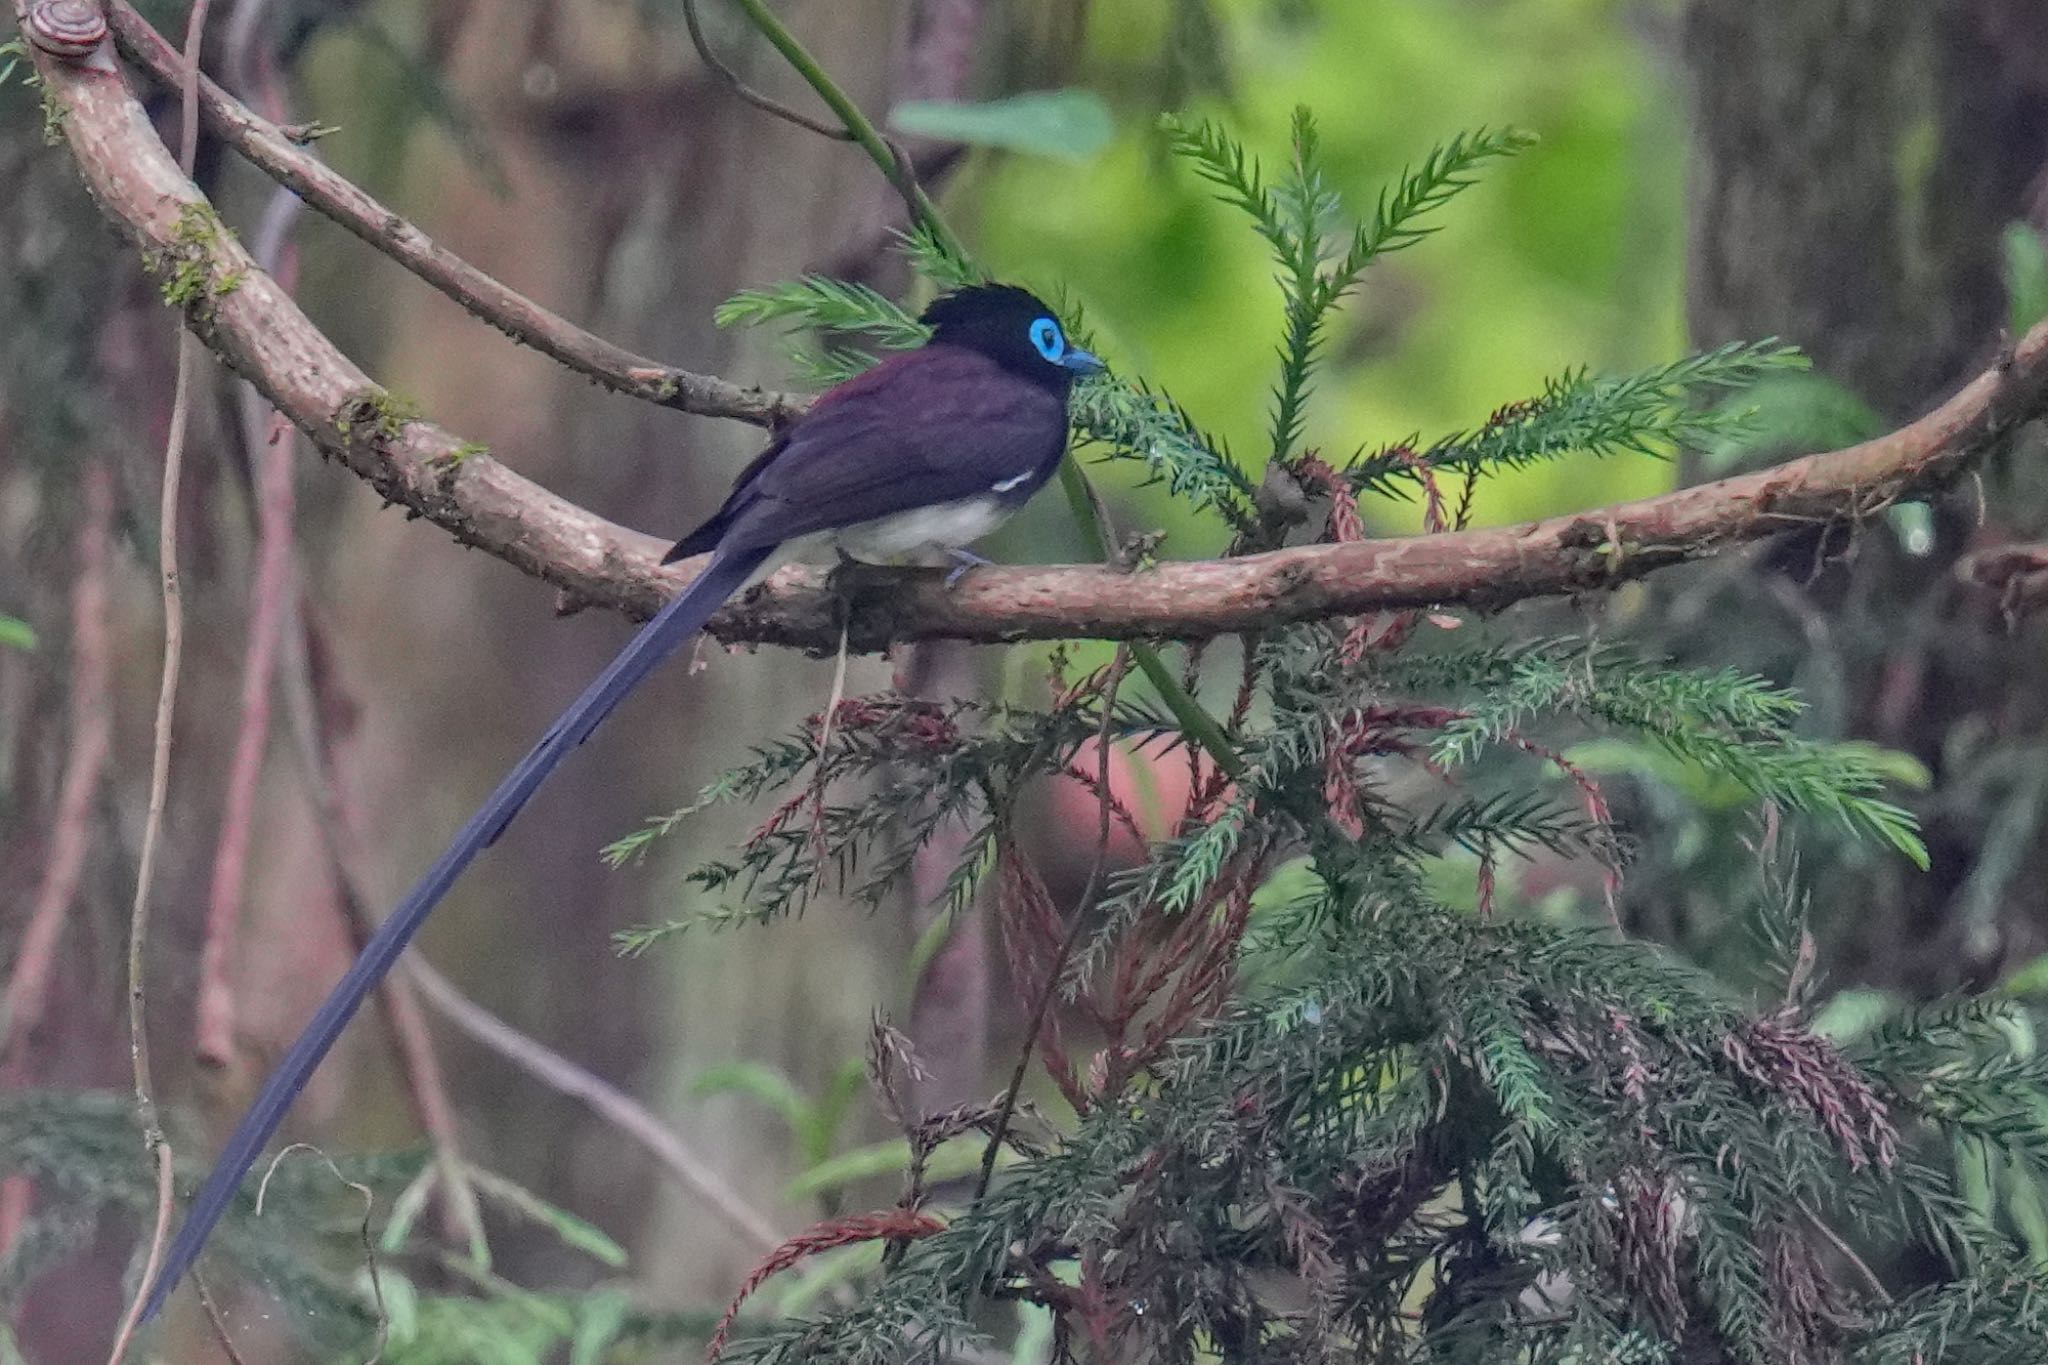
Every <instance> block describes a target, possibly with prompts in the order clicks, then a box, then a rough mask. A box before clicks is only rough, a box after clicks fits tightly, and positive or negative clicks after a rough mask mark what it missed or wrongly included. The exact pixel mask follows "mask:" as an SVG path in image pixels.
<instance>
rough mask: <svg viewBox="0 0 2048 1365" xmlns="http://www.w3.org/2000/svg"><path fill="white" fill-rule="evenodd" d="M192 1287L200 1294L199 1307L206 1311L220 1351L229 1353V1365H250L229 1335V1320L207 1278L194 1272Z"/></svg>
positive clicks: (208, 1322) (207, 1319) (207, 1320)
mask: <svg viewBox="0 0 2048 1365" xmlns="http://www.w3.org/2000/svg"><path fill="white" fill-rule="evenodd" d="M192 1287H193V1289H195V1290H196V1291H198V1294H199V1306H200V1307H201V1308H203V1309H205V1310H206V1322H207V1325H208V1326H210V1327H212V1328H213V1339H214V1340H215V1341H217V1342H219V1343H220V1349H221V1350H222V1351H224V1352H226V1353H227V1358H228V1362H229V1365H249V1363H248V1362H247V1361H246V1360H244V1359H242V1353H241V1351H239V1350H238V1349H236V1347H235V1339H234V1337H233V1336H231V1335H229V1333H228V1323H227V1319H226V1318H224V1317H222V1316H221V1312H220V1305H219V1304H217V1303H215V1302H214V1301H213V1291H212V1290H211V1289H209V1288H207V1286H206V1277H205V1276H204V1275H202V1274H200V1273H199V1272H198V1271H197V1270H194V1271H193V1272H192Z"/></svg>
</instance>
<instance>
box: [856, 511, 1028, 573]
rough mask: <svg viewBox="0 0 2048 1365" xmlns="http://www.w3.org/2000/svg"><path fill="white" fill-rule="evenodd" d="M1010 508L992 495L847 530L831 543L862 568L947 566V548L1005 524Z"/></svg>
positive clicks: (968, 541)
mask: <svg viewBox="0 0 2048 1365" xmlns="http://www.w3.org/2000/svg"><path fill="white" fill-rule="evenodd" d="M1013 510H1015V509H1014V508H1011V507H1006V506H1004V504H1003V501H1002V500H1001V499H1000V498H996V497H993V496H990V497H981V498H968V499H966V500H965V501H963V502H952V503H944V504H942V505H940V506H937V507H919V508H914V509H912V510H911V511H908V512H898V513H895V514H894V515H892V516H886V517H878V518H876V519H875V520H874V521H864V522H861V523H860V524H858V525H856V526H848V527H845V528H843V529H842V530H838V531H835V532H833V533H832V543H833V544H834V545H835V546H836V547H837V548H838V549H839V550H840V552H841V553H843V554H845V555H846V556H847V557H848V558H849V559H858V560H860V561H861V562H862V563H864V564H922V565H925V566H928V567H938V566H941V565H944V564H946V563H947V562H948V560H947V555H946V552H947V551H948V550H954V549H959V548H960V547H962V546H966V545H972V544H973V543H974V542H975V541H977V540H980V539H981V538H982V537H983V536H985V535H987V534H988V533H989V532H991V531H993V530H995V529H996V527H998V526H1000V525H1002V524H1003V523H1004V522H1005V521H1007V520H1009V517H1010V513H1011V512H1012V511H1013Z"/></svg>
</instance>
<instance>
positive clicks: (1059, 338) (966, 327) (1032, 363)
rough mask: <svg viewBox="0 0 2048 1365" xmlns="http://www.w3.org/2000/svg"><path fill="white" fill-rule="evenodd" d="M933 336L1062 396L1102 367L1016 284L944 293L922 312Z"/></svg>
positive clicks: (1041, 303)
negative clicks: (1081, 376)
mask: <svg viewBox="0 0 2048 1365" xmlns="http://www.w3.org/2000/svg"><path fill="white" fill-rule="evenodd" d="M923 320H924V323H925V325H926V326H928V327H930V328H931V329H932V340H933V341H934V342H937V343H940V344H942V345H946V346H962V347H965V348H967V349H968V350H972V351H979V352H981V353H982V354H983V355H985V356H987V357H988V358H989V359H991V360H993V361H995V362H996V363H997V364H999V365H1001V366H1002V367H1003V368H1004V369H1006V370H1009V371H1011V372H1012V373H1014V374H1017V375H1021V376H1022V377H1024V378H1026V379H1029V380H1031V381H1032V382H1033V383H1036V384H1042V385H1044V386H1045V387H1047V388H1050V389H1055V390H1057V391H1058V392H1060V393H1062V394H1064V393H1066V391H1067V390H1068V389H1069V388H1070V387H1071V386H1072V385H1073V382H1074V379H1075V378H1076V376H1079V375H1084V374H1093V373H1095V372H1096V371H1098V370H1100V369H1101V368H1102V362H1101V361H1099V360H1097V359H1096V358H1095V357H1094V356H1092V355H1090V354H1088V352H1086V351H1084V350H1082V349H1081V348H1080V347H1078V346H1075V345H1072V344H1070V343H1069V342H1068V341H1067V334H1066V331H1065V330H1064V329H1063V328H1062V327H1061V326H1060V323H1059V319H1058V317H1056V316H1055V315H1054V313H1053V311H1052V309H1051V308H1049V307H1047V306H1046V304H1045V303H1044V301H1043V300H1041V299H1040V298H1039V297H1038V296H1037V295H1036V294H1033V293H1032V292H1031V291H1030V290H1028V289H1019V288H1018V287H1017V286H1016V285H1013V284H977V285H970V286H969V287H967V288H965V289H956V290H954V291H953V292H952V293H950V294H944V295H941V296H940V297H939V298H936V299H934V300H933V301H932V303H931V305H930V306H929V307H928V308H926V309H925V310H924V318H923Z"/></svg>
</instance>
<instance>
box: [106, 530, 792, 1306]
mask: <svg viewBox="0 0 2048 1365" xmlns="http://www.w3.org/2000/svg"><path fill="white" fill-rule="evenodd" d="M769 553H770V552H769V551H768V550H765V549H764V550H746V551H741V552H739V553H736V554H732V555H725V554H720V555H718V556H716V557H714V558H713V559H712V561H711V562H710V563H709V564H708V565H706V566H705V568H704V571H703V572H702V573H701V574H699V575H698V576H697V578H696V579H695V580H694V581H693V582H691V584H690V585H689V586H688V587H686V588H684V589H683V591H682V592H680V593H678V594H677V595H676V596H675V598H674V600H672V601H671V602H670V603H669V604H668V605H667V606H665V607H663V608H662V609H661V612H660V613H659V614H658V615H656V616H655V617H654V619H653V620H651V621H649V622H648V623H647V624H646V625H645V626H643V627H642V628H641V630H640V633H639V634H638V635H635V636H634V637H633V639H632V640H631V642H629V643H628V644H627V645H626V647H625V649H623V650H621V651H620V652H619V656H618V657H617V658H616V659H613V660H612V662H611V663H610V665H609V666H607V667H606V668H605V670H604V672H602V673H600V674H599V675H598V676H597V680H596V681H595V682H593V683H591V684H590V686H589V687H587V688H585V689H584V690H583V694H582V695H581V696H579V697H577V698H576V700H575V701H574V702H573V703H571V704H570V706H569V709H568V710H566V711H564V712H563V713H562V714H561V717H560V718H559V719H557V720H556V721H555V723H554V724H553V725H551V726H549V727H548V731H547V733H546V734H544V735H542V736H541V739H540V742H539V743H538V744H536V745H534V746H533V750H532V751H531V752H530V753H528V754H527V755H526V757H525V758H522V759H521V760H519V764H518V766H517V767H515V768H513V769H512V771H511V772H510V773H509V774H507V775H506V777H505V780H504V781H502V782H500V783H499V784H498V788H497V790H496V791H494V792H492V793H491V795H490V798H489V799H488V800H486V801H485V802H484V804H483V806H482V807H481V808H480V809H479V810H478V811H477V813H476V814H475V815H472V816H471V817H470V818H469V823H468V824H466V825H464V826H463V827H462V831H461V833H459V834H457V835H456V836H455V840H454V842H453V843H451V844H450V845H449V846H448V850H447V852H445V853H443V854H442V855H441V856H440V858H439V859H438V860H437V861H436V862H435V863H434V865H433V866H432V867H430V868H429V869H427V874H426V875H425V876H424V877H422V878H420V880H419V884H418V885H416V886H414V887H413V889H412V890H411V891H410V892H409V893H407V895H406V897H405V899H404V900H403V901H401V902H399V905H398V908H397V909H396V910H394V911H392V912H391V917H390V918H389V919H387V920H385V921H384V923H383V924H381V925H379V926H378V928H377V932H376V933H374V934H372V935H371V936H370V941H369V942H368V943H366V944H364V945H363V951H362V953H361V954H360V955H359V956H357V958H356V960H355V962H354V964H353V965H351V966H350V967H349V969H348V972H347V973H346V974H345V975H344V976H343V977H342V978H341V981H340V982H339V983H338V984H337V985H336V986H335V987H334V989H333V991H331V992H330V993H329V994H328V996H327V999H325V1000H324V1001H322V1002H321V1004H320V1008H319V1009H318V1010H317V1011H315V1012H314V1015H313V1018H312V1020H311V1021H310V1022H309V1023H308V1024H307V1025H306V1027H305V1031H304V1032H302V1033H300V1034H299V1036H298V1039H297V1040H296V1041H295V1042H293V1044H292V1045H291V1048H290V1050H289V1051H287V1052H286V1053H285V1054H284V1057H283V1059H282V1060H281V1061H279V1062H278V1064H277V1068H276V1069H275V1070H274V1071H272V1072H271V1073H270V1077H269V1079H268V1080H266V1081H265V1082H264V1083H263V1090H262V1092H261V1093H260V1094H258V1095H257V1097H256V1102H255V1103H254V1104H252V1105H251V1106H250V1107H249V1112H248V1113H247V1114H244V1115H243V1116H242V1121H241V1123H240V1124H238V1125H237V1126H236V1128H235V1131H234V1132H233V1133H231V1134H230V1135H229V1136H228V1141H227V1145H226V1146H225V1147H224V1148H222V1150H221V1154H220V1158H219V1160H218V1161H216V1162H215V1164H214V1167H213V1172H212V1174H210V1175H209V1176H207V1178H206V1184H205V1185H204V1187H202V1188H201V1189H200V1191H199V1195H198V1197H197V1198H196V1199H194V1200H193V1201H192V1208H191V1210H190V1212H188V1213H187V1214H186V1215H185V1223H184V1226H183V1227H181V1228H179V1229H178V1235H177V1238H176V1239H175V1240H174V1241H173V1242H172V1243H171V1248H170V1251H169V1252H168V1253H167V1254H166V1255H165V1257H164V1263H163V1267H162V1269H160V1270H159V1271H158V1272H157V1277H156V1280H155V1282H154V1283H153V1284H152V1285H151V1286H150V1290H149V1298H148V1300H147V1302H146V1303H145V1304H144V1305H143V1309H142V1316H143V1318H144V1319H145V1320H147V1319H148V1318H150V1317H152V1316H154V1315H155V1314H156V1312H157V1310H158V1309H160V1308H162V1307H163V1304H164V1300H165V1299H166V1298H168V1297H169V1296H170V1292H171V1290H172V1289H174V1288H176V1287H177V1284H178V1281H180V1280H181V1279H183V1278H184V1276H185V1272H186V1271H187V1270H190V1269H191V1268H192V1263H193V1262H194V1261H196V1260H197V1259H198V1258H199V1251H200V1248H201V1247H202V1246H204V1245H205V1243H206V1238H207V1234H209V1233H210V1232H212V1231H213V1227H214V1224H216V1223H218V1222H219V1221H220V1218H221V1215H222V1214H223V1213H225V1212H226V1211H227V1207H228V1204H229V1203H230V1202H231V1201H232V1200H233V1199H234V1196H235V1192H236V1190H238V1189H239V1188H240V1187H241V1183H242V1177H243V1176H244V1175H246V1174H247V1173H248V1170H249V1167H250V1166H251V1165H253V1164H254V1163H255V1160H256V1157H257V1156H258V1154H260V1153H261V1152H262V1150H263V1148H264V1147H265V1145H267V1144H268V1143H269V1141H270V1137H271V1134H273V1133H274V1132H276V1131H277V1126H278V1124H279V1123H280V1122H282V1121H283V1119H284V1115H285V1111H286V1110H287V1109H289V1108H290V1107H291V1104H292V1101H293V1100H294V1099H296V1098H297V1097H298V1094H299V1092H300V1091H301V1090H303V1089H304V1088H305V1086H306V1082H307V1080H308V1079H309V1078H310V1077H311V1076H312V1074H313V1070H314V1068H315V1067H317V1066H319V1065H320V1059H321V1058H323V1057H325V1056H326V1055H327V1050H328V1049H329V1048H330V1047H332V1046H333V1045H334V1040H335V1039H336V1038H337V1037H339V1036H340V1035H341V1031H342V1029H343V1028H345V1027H346V1026H347V1024H348V1021H349V1020H350V1018H352V1017H353V1016H354V1014H355V1012H356V1010H357V1008H358V1007H359V1006H361V1004H362V1003H363V999H364V997H366V996H367V995H369V993H370V992H371V991H372V990H374V989H375V988H376V985H377V983H378V982H379V981H381V980H383V979H384V974H385V973H386V972H388V971H390V970H391V964H392V963H393V962H395V961H396V960H397V958H398V955H399V954H400V953H401V952H403V951H404V950H405V945H406V944H407V943H408V942H409V941H411V939H412V936H413V934H414V933H415V932H416V931H417V930H418V929H419V927H420V924H421V922H422V921H424V920H425V919H426V917H427V912H428V911H430V910H432V909H433V908H434V906H435V905H436V904H438V903H439V902H440V900H441V897H442V896H443V895H445V894H446V893H447V890H448V888H449V887H450V886H451V885H452V884H453V883H454V881H455V879H456V878H457V877H458V876H460V875H461V873H462V870H463V869H464V868H465V867H467V866H469V863H470V860H471V859H473V858H475V857H476V855H477V854H478V853H480V852H482V851H483V850H484V849H486V848H488V847H490V846H491V845H492V844H493V843H495V842H496V841H497V838H498V836H499V835H500V834H502V833H504V831H505V826H506V825H508V824H510V823H511V822H512V817H513V816H515V815H517V814H518V813H519V809H520V807H522V806H524V805H525V804H526V801H527V798H528V797H530V796H532V795H533V793H534V792H535V791H536V790H537V789H538V788H539V787H540V784H541V783H542V782H543V781H544V780H545V779H546V778H547V775H548V773H549V772H550V771H552V770H553V768H554V766H555V765H556V764H557V763H559V762H560V761H561V760H562V758H563V756H564V755H566V754H567V753H568V752H569V751H570V750H571V749H573V748H575V747H576V746H577V745H578V744H581V743H582V742H583V741H584V739H585V738H586V737H588V736H589V734H590V732H591V731H592V730H595V729H596V728H597V726H598V723H599V722H600V721H602V720H603V719H604V718H605V717H606V716H607V715H609V714H611V711H612V708H613V707H615V706H617V705H618V704H619V703H620V702H621V701H623V700H624V699H625V697H626V694H627V693H629V692H631V691H632V690H633V688H634V687H635V686H636V685H637V684H638V683H639V682H640V681H641V679H643V678H645V677H646V676H647V675H648V674H649V673H650V672H652V671H653V670H654V667H655V666H656V665H657V664H659V663H660V662H661V661H662V660H663V659H665V658H667V657H668V656H669V655H670V654H671V653H673V652H674V651H675V649H676V647H677V646H679V645H681V644H682V643H683V642H684V641H685V640H688V639H689V638H690V637H691V636H693V635H695V634H696V633H697V631H698V630H699V628H701V627H702V626H703V624H704V623H705V622H706V621H707V620H709V619H710V617H711V613H712V612H714V611H716V610H718V608H719V606H720V604H722V603H723V602H724V601H725V599H726V598H728V597H730V596H732V594H733V593H735V592H737V591H738V590H739V589H740V587H741V585H743V584H744V583H745V582H746V581H747V578H748V576H749V575H751V574H752V573H753V572H754V570H756V569H757V568H759V567H760V566H761V565H762V564H763V563H765V562H766V561H767V559H768V556H769Z"/></svg>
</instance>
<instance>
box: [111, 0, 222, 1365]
mask: <svg viewBox="0 0 2048 1365" xmlns="http://www.w3.org/2000/svg"><path fill="white" fill-rule="evenodd" d="M209 5H210V0H193V3H192V10H191V13H190V14H189V15H188V16H187V17H186V20H185V67H186V79H185V86H184V99H183V101H182V109H183V123H182V127H181V131H180V133H179V136H178V169H179V172H180V174H181V175H182V176H183V177H184V178H185V179H186V180H187V181H190V179H191V177H192V166H193V163H194V162H195V161H196V160H197V159H198V156H199V108H198V104H197V100H196V99H195V89H196V86H197V82H198V79H199V49H200V44H201V41H202V40H203V39H204V38H205V35H206V13H207V9H208V8H209ZM199 356H200V345H199V340H198V338H197V337H196V336H194V335H193V334H192V333H191V332H189V331H183V330H181V331H180V332H179V333H178V378H177V387H176V389H175V391H174V393H173V396H172V398H171V429H170V433H169V435H168V436H166V437H165V439H164V474H163V503H162V507H161V510H160V512H159V516H158V523H159V524H158V527H157V536H158V564H159V567H160V570H161V573H162V579H163V606H164V656H163V657H164V663H163V681H162V684H161V686H160V687H159V689H158V692H157V702H156V742H155V745H154V746H153V753H152V756H151V759H150V768H149V811H148V814H147V815H146V816H145V818H144V820H143V825H142V852H141V855H140V858H139V860H138V864H137V866H136V869H135V901H134V904H133V905H132V906H131V907H130V908H129V912H128V1054H129V1059H130V1061H131V1062H132V1063H133V1065H134V1070H135V1111H136V1116H137V1118H138V1119H139V1120H140V1121H141V1125H142V1144H143V1147H144V1148H145V1149H146V1150H148V1151H151V1152H153V1153H154V1154H155V1156H156V1169H157V1207H156V1228H155V1230H154V1232H153V1233H152V1234H151V1236H150V1241H149V1255H148V1257H147V1259H146V1262H145V1264H144V1266H143V1271H142V1278H141V1279H140V1280H139V1281H138V1282H137V1283H136V1294H135V1297H134V1298H133V1299H132V1300H131V1301H130V1302H129V1304H128V1311H127V1312H126V1313H125V1314H124V1315H123V1317H122V1321H121V1329H120V1331H119V1332H117V1333H115V1336H114V1345H113V1349H112V1351H111V1352H110V1353H109V1354H108V1357H107V1361H108V1365H120V1362H121V1359H122V1357H123V1356H124V1355H126V1354H127V1351H128V1342H129V1340H130V1338H132V1337H133V1336H134V1333H135V1324H136V1322H137V1321H138V1320H139V1319H140V1317H141V1313H142V1296H143V1294H144V1293H145V1292H147V1290H148V1288H149V1286H150V1284H151V1283H153V1282H154V1281H155V1279H156V1267H157V1262H158V1261H159V1260H160V1259H161V1258H162V1256H163V1249H164V1237H165V1235H166V1234H167V1233H168V1232H169V1230H170V1225H171V1204H172V1202H173V1200H174V1197H175V1196H174V1194H173V1191H172V1188H171V1144H170V1142H169V1140H168V1139H167V1138H165V1136H164V1131H163V1123H162V1121H161V1119H160V1118H159V1117H158V1115H157V1108H156V1096H155V1093H154V1088H153V1083H152V1081H151V1079H150V1067H149V1023H148V1009H147V1004H148V1000H147V996H146V993H145V988H144V985H143V970H144V967H145V966H146V964H147V961H148V953H147V946H148V942H149V892H150V882H151V880H152V879H153V878H154V876H155V874H156V857H157V844H158V843H159V841H160V840H161V839H162V837H163V824H164V805H165V802H166V800H167V799H168V797H169V795H170V785H171V724H172V721H173V720H174V719H175V717H176V715H177V709H178V669H179V665H180V664H181V663H182V661H183V654H184V647H185V599H184V593H183V590H182V589H181V588H180V586H179V583H178V489H179V486H180V483H181V481H182V475H183V473H184V468H185V438H186V436H187V435H188V434H189V432H190V430H191V425H192V388H193V386H194V385H195V384H196V383H198V371H199Z"/></svg>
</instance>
